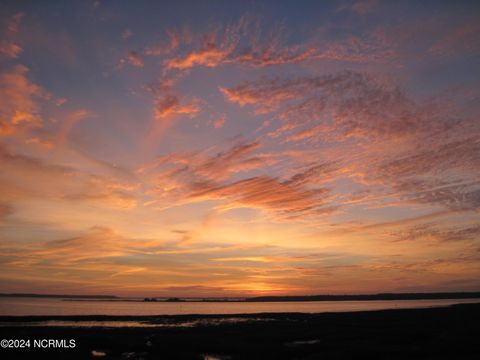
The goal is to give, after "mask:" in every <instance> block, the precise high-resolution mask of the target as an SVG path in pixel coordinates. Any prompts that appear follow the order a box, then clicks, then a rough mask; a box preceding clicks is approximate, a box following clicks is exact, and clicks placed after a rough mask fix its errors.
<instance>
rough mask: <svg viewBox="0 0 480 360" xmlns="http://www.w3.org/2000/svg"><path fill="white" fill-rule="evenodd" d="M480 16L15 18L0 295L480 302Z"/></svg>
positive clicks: (15, 5) (73, 9) (381, 10)
mask: <svg viewBox="0 0 480 360" xmlns="http://www.w3.org/2000/svg"><path fill="white" fill-rule="evenodd" d="M479 114H480V5H479V3H478V2H476V1H471V2H468V1H444V2H442V1H423V2H418V1H411V2H408V1H385V2H383V1H374V0H359V1H347V0H346V1H208V2H207V1H190V2H189V1H168V2H167V1H56V2H55V1H49V2H46V1H2V6H1V7H0V292H23V293H27V292H28V293H60V294H62V293H63V294H67V293H68V294H115V295H123V296H253V295H265V294H269V295H283V294H292V295H300V294H327V293H328V294H343V293H345V294H350V293H376V292H427V291H473V290H477V291H478V290H480V119H479Z"/></svg>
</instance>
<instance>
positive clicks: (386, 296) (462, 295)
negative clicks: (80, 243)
mask: <svg viewBox="0 0 480 360" xmlns="http://www.w3.org/2000/svg"><path fill="white" fill-rule="evenodd" d="M0 297H12V298H55V299H63V300H66V301H89V300H97V301H115V302H116V301H126V302H154V303H155V302H170V301H171V299H172V298H170V297H150V298H145V299H143V298H134V297H120V296H115V295H62V294H23V293H22V294H19V293H14V294H1V293H0ZM479 298H480V292H435V293H380V294H354V295H304V296H256V297H250V298H238V297H235V298H234V297H232V298H228V297H224V298H216V297H204V298H200V297H195V298H193V297H183V298H182V297H178V298H175V299H177V300H176V301H178V302H290V301H375V300H449V299H479ZM147 299H148V300H147ZM151 299H154V300H151Z"/></svg>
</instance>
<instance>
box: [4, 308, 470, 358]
mask: <svg viewBox="0 0 480 360" xmlns="http://www.w3.org/2000/svg"><path fill="white" fill-rule="evenodd" d="M233 317H235V318H240V319H243V320H245V319H249V320H246V321H240V322H236V323H232V322H221V320H222V319H231V318H232V315H182V316H159V317H110V316H104V317H100V316H91V317H73V316H64V317H55V319H57V320H140V321H147V322H150V323H159V324H167V323H170V324H174V323H184V322H191V321H193V322H195V321H199V320H200V321H205V323H202V322H200V323H197V324H196V326H193V327H165V326H164V327H156V328H65V327H62V328H58V327H1V328H0V334H1V338H2V339H30V340H31V341H33V339H67V341H68V339H75V342H76V347H75V348H74V349H32V348H30V349H1V350H0V357H1V358H2V359H7V358H11V359H24V358H25V359H36V358H37V359H38V358H45V359H89V358H97V359H357V358H365V359H476V358H478V355H479V354H480V342H479V339H480V304H462V305H453V306H449V307H444V308H430V309H409V310H383V311H369V312H353V313H325V314H300V313H291V314H250V315H234V316H233ZM46 319H47V318H44V317H22V318H12V317H0V321H32V320H46ZM48 319H52V317H49V318H48ZM211 321H217V322H216V323H215V324H212V322H211ZM92 351H94V352H92ZM94 354H96V355H97V356H95V357H94ZM98 355H104V356H98ZM208 356H211V357H208Z"/></svg>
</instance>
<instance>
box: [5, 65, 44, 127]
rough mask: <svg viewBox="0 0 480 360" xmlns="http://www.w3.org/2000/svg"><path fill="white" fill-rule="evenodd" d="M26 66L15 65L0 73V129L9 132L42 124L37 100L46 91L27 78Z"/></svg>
mask: <svg viewBox="0 0 480 360" xmlns="http://www.w3.org/2000/svg"><path fill="white" fill-rule="evenodd" d="M27 74H28V68H27V67H26V66H23V65H17V66H15V67H13V69H11V70H10V71H5V72H3V73H0V125H1V126H0V129H2V132H3V133H6V134H9V133H12V132H14V131H17V130H19V129H20V128H21V127H22V126H23V125H25V126H27V127H40V126H42V123H43V122H42V119H41V116H40V105H39V102H38V100H40V99H42V98H45V97H47V93H46V92H45V91H44V90H43V89H42V88H41V87H40V86H38V85H37V84H35V83H33V82H31V81H30V80H29V79H28V78H27Z"/></svg>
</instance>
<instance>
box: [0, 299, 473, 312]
mask: <svg viewBox="0 0 480 360" xmlns="http://www.w3.org/2000/svg"><path fill="white" fill-rule="evenodd" d="M478 302H480V299H457V300H390V301H383V300H378V301H302V302H257V303H252V302H177V303H175V302H147V303H146V302H132V301H95V300H88V301H64V300H62V299H38V298H0V315H185V314H254V313H263V312H271V313H279V312H302V313H321V312H343V311H361V310H380V309H407V308H425V307H435V306H446V305H451V304H459V303H478Z"/></svg>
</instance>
